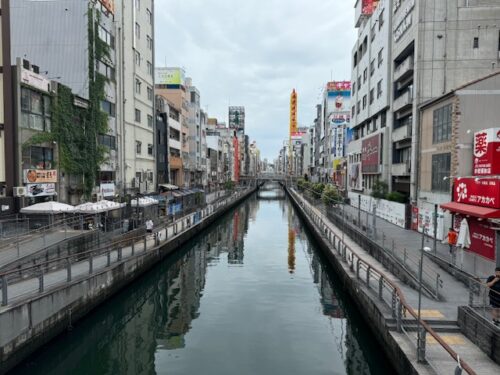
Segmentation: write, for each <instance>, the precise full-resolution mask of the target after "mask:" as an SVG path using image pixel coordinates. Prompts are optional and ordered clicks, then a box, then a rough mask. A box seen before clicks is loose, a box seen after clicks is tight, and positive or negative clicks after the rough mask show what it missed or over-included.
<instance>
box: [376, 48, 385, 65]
mask: <svg viewBox="0 0 500 375" xmlns="http://www.w3.org/2000/svg"><path fill="white" fill-rule="evenodd" d="M383 51H384V48H381V49H380V51H378V61H377V67H378V68H380V65H382V61H384V59H383V57H382V52H383Z"/></svg>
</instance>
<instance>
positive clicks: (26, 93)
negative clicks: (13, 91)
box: [21, 87, 30, 112]
mask: <svg viewBox="0 0 500 375" xmlns="http://www.w3.org/2000/svg"><path fill="white" fill-rule="evenodd" d="M21 111H26V112H29V111H30V90H28V89H27V88H24V87H23V88H22V89H21Z"/></svg>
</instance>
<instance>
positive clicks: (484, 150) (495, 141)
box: [472, 128, 500, 176]
mask: <svg viewBox="0 0 500 375" xmlns="http://www.w3.org/2000/svg"><path fill="white" fill-rule="evenodd" d="M473 153H474V159H473V166H472V168H473V174H474V176H489V175H497V174H500V128H490V129H485V130H481V131H479V132H476V133H474V150H473Z"/></svg>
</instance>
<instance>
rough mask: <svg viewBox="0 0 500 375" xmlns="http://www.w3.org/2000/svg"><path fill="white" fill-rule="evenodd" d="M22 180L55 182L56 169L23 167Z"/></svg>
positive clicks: (35, 182) (27, 181) (32, 182)
mask: <svg viewBox="0 0 500 375" xmlns="http://www.w3.org/2000/svg"><path fill="white" fill-rule="evenodd" d="M23 175H24V182H25V183H29V184H38V183H47V182H57V170H56V169H48V170H43V169H24V170H23Z"/></svg>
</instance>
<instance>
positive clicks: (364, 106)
mask: <svg viewBox="0 0 500 375" xmlns="http://www.w3.org/2000/svg"><path fill="white" fill-rule="evenodd" d="M365 108H366V95H365V96H363V109H365Z"/></svg>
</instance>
